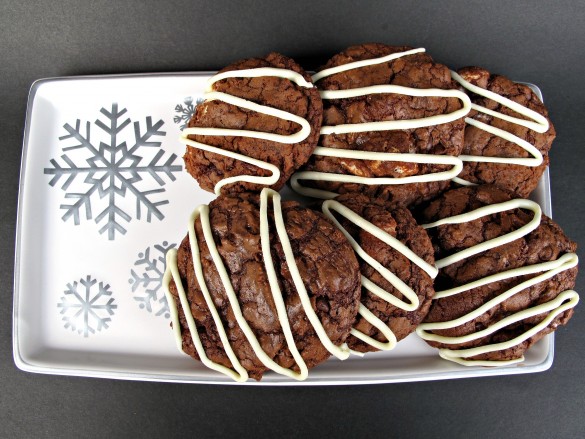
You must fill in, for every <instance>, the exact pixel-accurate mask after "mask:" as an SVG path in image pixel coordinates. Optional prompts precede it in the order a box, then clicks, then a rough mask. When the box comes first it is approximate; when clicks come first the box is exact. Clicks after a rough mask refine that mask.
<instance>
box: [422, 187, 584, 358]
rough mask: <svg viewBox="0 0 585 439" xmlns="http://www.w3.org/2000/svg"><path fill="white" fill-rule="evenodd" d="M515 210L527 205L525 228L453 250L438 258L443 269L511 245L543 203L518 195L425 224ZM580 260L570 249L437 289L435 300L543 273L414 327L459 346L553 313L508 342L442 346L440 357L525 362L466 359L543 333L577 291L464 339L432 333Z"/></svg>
mask: <svg viewBox="0 0 585 439" xmlns="http://www.w3.org/2000/svg"><path fill="white" fill-rule="evenodd" d="M517 208H524V209H529V210H531V211H532V212H534V218H533V219H532V220H531V221H529V222H528V223H527V224H525V225H524V226H522V227H521V228H520V229H517V230H514V231H513V232H510V233H507V234H505V235H502V236H499V237H497V238H493V239H490V240H489V241H485V242H483V243H481V244H477V245H475V246H473V247H469V248H467V249H465V250H462V251H460V252H457V253H455V254H454V255H451V256H449V257H446V258H443V259H440V260H439V261H437V262H436V265H437V267H438V268H444V267H446V266H449V265H451V264H454V263H455V262H458V261H461V260H463V259H466V258H468V257H470V256H473V255H476V254H478V253H480V252H483V251H486V250H489V249H492V248H495V247H498V246H501V245H504V244H507V243H509V242H512V241H514V240H516V239H518V238H521V237H523V236H526V235H527V234H529V233H530V232H531V231H533V230H534V229H536V228H537V227H538V226H539V225H540V219H541V216H542V212H541V209H540V206H539V205H538V204H537V203H535V202H533V201H530V200H524V199H515V200H510V201H506V202H504V203H499V204H492V205H489V206H484V207H481V208H479V209H476V210H474V211H471V212H468V213H464V214H461V215H455V216H452V217H448V218H444V219H442V220H439V221H436V222H434V223H430V224H425V225H423V227H424V228H426V229H429V228H433V227H438V226H441V225H446V224H461V223H464V222H468V221H472V220H475V219H478V218H481V217H482V216H486V215H491V214H494V213H498V212H504V211H506V210H512V209H517ZM578 261H579V258H578V257H577V255H576V254H575V253H566V254H564V255H562V256H561V257H560V258H558V259H557V260H554V261H549V262H545V263H541V264H535V265H529V266H525V267H518V268H514V269H511V270H508V271H505V272H502V273H496V274H493V275H490V276H487V277H485V278H482V279H478V280H476V281H473V282H470V283H468V284H466V285H462V286H459V287H455V288H451V289H449V290H444V291H439V292H437V293H436V294H435V297H434V298H433V300H437V299H441V298H443V297H449V296H453V295H456V294H461V293H463V292H465V291H469V290H471V289H473V288H478V287H481V286H483V285H487V284H490V283H492V282H498V281H501V280H504V279H510V278H513V277H518V276H524V275H528V274H536V273H542V274H539V275H538V276H535V277H532V278H530V279H528V280H526V281H524V282H522V283H520V284H518V285H516V286H515V287H513V288H510V289H509V290H507V291H504V292H503V293H501V294H500V295H498V296H497V297H495V298H493V299H491V300H489V301H488V302H486V303H484V304H483V305H482V306H480V307H479V308H476V309H475V310H473V311H471V312H469V313H468V314H465V315H464V316H462V317H460V318H458V319H455V320H450V321H447V322H436V323H423V324H421V325H419V326H418V328H417V329H416V333H417V334H418V335H419V336H420V337H421V338H422V339H424V340H428V341H435V342H439V343H444V344H460V343H466V342H469V341H473V340H477V339H480V338H482V337H485V336H487V335H489V334H492V333H494V332H496V331H498V330H500V329H502V328H504V327H506V326H508V325H510V324H513V323H516V322H519V321H521V320H524V319H527V318H530V317H534V316H537V315H539V314H542V313H545V312H549V314H548V315H547V316H546V317H545V318H544V319H543V320H542V321H541V322H540V323H538V324H537V325H535V326H534V327H532V328H530V329H529V330H527V331H525V332H524V333H522V334H520V335H519V336H517V337H515V338H513V339H511V340H508V341H506V342H501V343H492V344H487V345H483V346H479V347H475V348H469V349H458V350H451V349H439V355H440V356H441V357H442V358H444V359H446V360H450V361H453V362H456V363H459V364H461V365H464V366H506V365H509V364H514V363H520V362H522V361H524V356H522V357H521V358H517V359H513V360H503V361H495V360H493V361H481V360H466V358H469V357H473V356H476V355H481V354H485V353H489V352H495V351H500V350H504V349H509V348H512V347H514V346H516V345H518V344H520V343H522V342H524V341H525V340H527V339H529V338H530V337H532V336H533V335H535V334H537V333H538V332H539V331H541V330H543V329H544V328H546V327H547V326H548V325H549V324H550V323H551V322H552V321H553V320H554V319H555V317H556V316H558V315H559V314H561V313H563V312H564V311H566V310H568V309H570V308H572V307H574V306H575V305H577V303H578V302H579V295H578V294H577V293H576V292H575V291H573V290H567V291H563V292H562V293H560V294H559V295H558V296H557V297H556V298H555V299H553V300H551V301H549V302H546V303H543V304H540V305H537V306H534V307H531V308H527V309H524V310H522V311H519V312H517V313H514V314H511V315H509V316H507V317H505V318H503V319H502V320H500V321H498V322H497V323H495V324H494V325H492V326H489V327H488V328H486V329H483V330H480V331H478V332H474V333H471V334H467V335H464V336H460V337H446V336H442V335H437V334H433V333H432V332H429V331H433V330H442V329H452V328H456V327H457V326H460V325H463V324H465V323H468V322H470V321H472V320H473V319H476V318H477V317H479V316H481V315H482V314H484V313H485V312H487V311H489V310H490V309H491V308H493V307H495V306H497V305H499V304H501V303H502V302H504V301H505V300H507V299H509V298H510V297H513V296H514V295H515V294H517V293H519V292H521V291H522V290H524V289H526V288H529V287H531V286H533V285H536V284H538V283H540V282H543V281H545V280H547V279H550V278H552V277H553V276H555V275H556V274H558V273H560V272H562V271H565V270H568V269H570V268H573V267H575V266H576V265H577V263H578Z"/></svg>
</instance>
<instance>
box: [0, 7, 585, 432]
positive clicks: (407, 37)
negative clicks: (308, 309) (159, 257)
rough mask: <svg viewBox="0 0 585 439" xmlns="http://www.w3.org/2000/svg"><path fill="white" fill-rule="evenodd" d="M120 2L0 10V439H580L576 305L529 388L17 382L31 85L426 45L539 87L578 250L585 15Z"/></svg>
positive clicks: (511, 380) (561, 218)
mask: <svg viewBox="0 0 585 439" xmlns="http://www.w3.org/2000/svg"><path fill="white" fill-rule="evenodd" d="M22 3H26V4H22ZM116 3H117V2H110V3H106V2H101V1H92V2H74V1H71V2H68V1H45V2H22V1H6V0H0V8H1V9H0V72H1V80H2V84H1V87H0V109H1V110H0V111H1V118H0V124H1V126H2V138H1V139H2V141H1V144H2V151H1V157H2V171H1V172H0V178H1V184H0V196H1V199H0V201H1V203H2V204H1V205H2V210H1V223H0V248H1V251H0V254H1V255H2V263H1V264H0V276H1V278H0V288H1V294H0V380H1V388H0V436H2V437H74V436H75V437H98V436H101V437H128V436H141V437H163V436H164V437H171V436H175V435H176V436H181V435H187V434H189V435H190V436H194V437H205V436H227V435H236V434H237V435H243V436H247V435H250V436H256V435H262V434H265V435H268V434H269V435H272V436H279V437H292V436H300V435H301V434H302V435H310V436H315V435H317V434H319V433H320V434H323V435H328V436H332V435H334V434H335V435H343V436H346V435H347V436H353V437H360V436H361V437H365V436H366V435H367V436H369V437H392V436H398V437H419V436H423V435H426V436H431V437H471V436H474V437H519V436H520V435H522V436H525V437H555V438H560V437H565V438H572V437H585V419H584V416H583V413H584V412H583V410H584V407H585V376H584V372H585V349H583V346H582V345H583V340H584V337H583V332H584V331H585V310H584V309H583V305H581V306H580V307H579V308H578V309H577V312H576V315H575V317H574V318H573V320H572V321H571V322H570V324H569V327H568V328H566V329H565V328H562V329H560V330H559V331H558V332H557V337H556V357H555V362H554V365H553V367H552V369H551V370H549V371H548V372H544V373H540V374H534V375H524V376H513V377H495V378H481V379H466V380H455V381H442V382H427V383H411V384H393V385H378V386H364V387H327V388H302V387H298V388H244V387H219V386H218V387H213V386H198V385H179V384H164V383H140V382H123V381H111V380H104V379H84V378H68V377H54V376H42V375H33V374H28V373H24V372H21V371H19V370H17V369H16V367H15V366H14V363H13V360H12V341H11V338H12V333H11V323H12V318H11V311H12V285H13V282H12V277H13V252H14V231H15V220H16V203H17V193H18V177H19V175H18V174H19V166H20V158H21V150H22V131H23V126H24V118H25V107H26V99H27V93H28V89H29V87H30V84H31V83H32V82H33V81H34V80H36V79H38V78H43V77H50V76H64V75H84V74H102V73H131V72H162V71H169V72H171V71H192V70H213V69H218V68H221V67H222V66H224V65H226V64H228V63H230V62H232V61H234V60H235V59H238V58H243V57H249V56H256V55H263V54H265V53H267V52H269V51H272V50H276V51H280V52H282V53H284V54H286V55H289V56H292V57H295V58H297V59H298V60H299V61H300V62H301V63H302V64H304V66H305V67H306V68H315V67H317V66H318V65H319V64H320V63H322V62H324V61H325V60H326V59H327V57H329V56H330V55H332V54H334V53H335V52H337V51H339V50H342V49H344V48H345V47H346V46H348V45H351V44H356V43H361V42H370V41H377V42H384V43H388V44H396V45H398V44H407V45H411V46H415V47H419V46H423V47H426V48H427V50H428V52H429V53H430V54H431V55H432V56H433V57H434V58H435V59H437V60H439V61H442V62H443V63H445V64H447V65H449V66H451V67H461V66H464V65H473V64H475V65H480V66H485V67H487V68H488V69H490V70H491V71H493V72H498V73H502V74H505V75H507V76H509V77H511V78H512V79H515V80H521V81H527V82H533V83H535V84H537V85H539V86H540V87H541V89H542V91H543V94H544V98H545V102H546V103H547V106H548V108H549V111H550V113H551V117H552V119H553V122H554V124H555V126H556V129H557V132H558V137H557V140H556V141H555V143H554V145H553V151H552V153H551V161H552V164H551V178H552V193H553V212H554V218H555V219H556V221H557V222H558V223H559V224H560V225H561V226H562V227H563V228H564V230H565V231H566V233H567V234H568V235H569V236H570V237H572V238H573V239H575V240H576V241H578V242H580V243H581V245H582V246H585V229H584V226H583V221H582V218H583V214H584V213H585V212H584V211H585V207H584V203H583V202H582V199H583V196H584V195H585V190H584V187H583V173H584V169H585V152H584V151H583V146H584V145H583V142H584V138H585V123H584V122H583V116H584V115H585V111H584V110H585V92H584V87H583V76H584V74H585V68H584V67H585V61H584V60H583V58H584V55H585V51H584V48H583V46H584V43H585V26H584V25H583V18H585V2H583V1H555V2H552V1H551V2H539V1H534V2H530V1H513V2H510V1H505V2H503V1H495V2H494V1H481V2H478V1H463V0H460V1H450V2H438V1H432V2H431V1H427V2H416V1H402V2H390V1H379V2H374V1H362V2H357V1H352V2H341V1H328V2H318V1H316V0H315V1H313V2H293V1H292V0H290V1H288V2H281V3H276V2H273V3H270V6H268V4H269V2H260V1H253V2H236V1H233V2H229V1H213V2H211V1H210V2H203V1H197V2H187V1H184V2H175V4H170V3H165V2H163V1H157V2H155V1H141V2H138V1H137V2H135V3H132V2H127V3H125V4H124V5H117V4H116ZM244 3H246V6H244ZM579 253H580V255H581V256H583V252H582V251H580V252H579ZM584 278H585V276H581V277H580V278H579V282H578V285H577V289H578V290H580V291H585V289H584V288H583V286H584ZM529 435H530V436H529Z"/></svg>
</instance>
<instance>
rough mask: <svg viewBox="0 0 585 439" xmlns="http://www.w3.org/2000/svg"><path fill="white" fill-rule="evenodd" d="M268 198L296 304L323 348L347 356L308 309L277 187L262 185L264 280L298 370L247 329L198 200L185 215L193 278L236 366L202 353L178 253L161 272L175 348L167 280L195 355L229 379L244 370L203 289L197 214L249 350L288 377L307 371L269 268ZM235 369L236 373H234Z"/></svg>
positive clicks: (175, 322) (175, 324) (175, 325)
mask: <svg viewBox="0 0 585 439" xmlns="http://www.w3.org/2000/svg"><path fill="white" fill-rule="evenodd" d="M270 198H272V202H273V208H274V221H275V225H276V232H277V234H278V238H279V240H280V243H281V245H282V248H283V251H284V254H285V259H286V264H287V266H288V269H289V271H290V275H291V277H292V279H293V283H294V285H295V288H296V290H297V293H298V295H299V298H300V300H301V305H302V306H303V310H304V311H305V314H306V315H307V318H308V319H309V322H310V323H311V325H312V326H313V328H314V329H315V332H316V333H317V336H318V337H319V340H320V341H321V343H322V344H323V346H325V348H326V349H327V350H328V351H329V352H330V353H331V354H333V355H334V356H336V357H337V358H339V359H341V360H344V359H346V358H347V357H348V356H349V349H348V348H347V345H345V344H344V345H342V346H336V345H334V344H333V343H332V342H331V340H330V339H329V338H328V337H327V333H326V332H325V329H324V327H323V325H322V324H321V322H320V320H319V317H318V316H317V314H316V313H315V311H314V310H313V307H312V306H311V300H310V298H309V295H308V293H307V290H306V288H305V286H304V283H303V280H302V278H301V275H300V273H299V270H298V267H297V264H296V262H295V256H294V253H293V251H292V247H291V245H290V241H289V238H288V234H287V232H286V227H285V224H284V218H283V215H282V209H281V204H280V200H281V198H280V195H279V194H278V192H276V191H273V190H272V189H268V188H265V189H263V190H262V192H261V194H260V241H261V246H262V253H263V260H264V264H265V267H266V273H267V275H268V281H269V285H270V289H271V292H272V297H273V298H274V303H275V305H276V310H277V315H278V321H279V322H280V326H281V329H282V332H283V333H284V336H285V339H286V342H287V345H288V348H289V350H290V352H291V354H292V356H293V358H294V360H295V362H296V363H297V365H298V367H299V371H300V372H295V371H293V370H291V369H286V368H284V367H282V366H280V365H278V364H277V363H276V362H274V361H273V360H272V359H271V358H270V357H268V355H266V353H265V352H264V350H263V349H262V347H261V345H260V343H259V341H258V339H257V337H256V336H255V334H254V332H253V331H252V329H251V328H250V326H249V324H248V322H247V321H246V319H245V318H244V316H243V315H242V310H241V307H240V305H239V302H238V297H237V295H236V293H235V291H234V288H233V286H232V283H231V281H230V278H229V274H228V272H227V270H226V268H225V266H224V263H223V261H222V259H221V256H220V254H219V252H218V250H217V246H216V244H215V241H214V239H213V232H212V229H211V225H210V222H209V207H208V206H207V205H201V206H199V207H197V208H196V209H195V211H194V212H193V214H192V215H191V217H190V218H189V243H190V246H191V252H192V256H193V266H194V268H195V275H196V277H197V282H198V284H199V287H200V289H201V292H202V293H203V297H204V298H205V302H206V304H207V306H208V308H209V310H210V312H211V315H212V317H213V321H214V323H215V326H216V328H217V331H218V333H219V336H220V339H221V342H222V344H223V347H224V350H225V352H226V354H227V356H228V358H229V359H230V362H231V364H232V366H233V368H234V369H235V371H234V370H232V369H230V368H227V367H225V366H223V365H220V364H217V363H214V362H212V361H211V360H209V358H208V357H207V356H206V354H205V351H204V348H203V345H202V344H201V340H200V339H199V335H198V331H197V327H196V325H195V320H194V318H193V315H192V314H191V311H190V306H189V302H188V299H187V296H186V293H185V290H184V288H183V285H182V282H181V278H180V276H179V270H178V267H177V253H176V251H175V250H172V251H169V253H167V269H166V271H165V275H164V280H163V284H164V287H165V294H166V298H167V302H168V303H169V308H170V309H171V318H172V322H173V328H174V333H175V338H176V342H177V347H178V348H179V350H182V337H181V326H180V322H179V320H178V311H177V308H176V306H174V305H175V300H174V298H173V296H172V294H171V292H170V289H169V285H170V282H171V280H173V281H174V283H175V285H176V286H177V292H178V294H179V299H180V305H181V307H182V309H183V312H184V314H185V317H186V319H187V324H188V328H189V332H190V334H191V338H192V339H193V344H194V346H195V349H196V350H197V354H198V355H199V357H200V358H201V361H202V362H203V364H205V365H206V366H207V367H209V368H211V369H213V370H216V371H218V372H221V373H223V374H225V375H227V376H229V377H230V378H232V379H234V380H236V381H240V382H241V381H246V380H247V378H248V373H247V371H246V370H245V369H244V368H243V366H242V365H241V364H240V362H239V360H238V358H237V357H236V355H235V353H234V351H233V349H232V348H231V346H230V344H229V340H228V335H227V332H226V331H225V329H224V326H223V323H222V321H221V318H220V316H219V313H218V312H217V309H216V308H215V305H214V304H213V300H212V298H211V295H210V293H209V290H208V288H207V285H206V282H205V278H204V276H203V267H202V265H201V260H200V253H199V246H198V244H197V235H196V232H195V221H196V220H197V218H201V227H202V229H203V235H204V238H205V242H206V243H207V247H208V248H209V252H210V254H211V257H212V259H213V262H214V264H215V267H216V269H217V271H218V273H219V276H220V279H221V282H222V285H223V288H224V290H225V293H226V295H227V297H228V299H229V303H230V307H231V308H232V311H233V313H234V316H235V318H236V322H237V324H238V325H239V326H240V328H241V330H242V332H243V333H244V335H245V336H246V339H247V340H248V342H249V343H250V345H251V346H252V349H253V350H254V353H255V354H256V356H257V357H258V359H259V360H260V361H261V362H262V364H264V365H265V366H266V367H267V368H269V369H271V370H273V371H275V372H277V373H280V374H282V375H285V376H288V377H290V378H293V379H296V380H305V379H306V378H307V375H308V369H307V365H306V363H305V362H304V360H303V358H302V356H301V354H300V352H299V351H298V349H297V347H296V345H295V342H294V337H293V334H292V331H291V328H290V323H289V321H288V316H287V313H286V306H285V304H284V300H283V297H282V292H281V290H280V288H279V286H278V278H277V274H276V271H275V268H274V264H273V262H272V255H271V251H270V234H269V225H268V202H269V199H270ZM236 372H237V373H236Z"/></svg>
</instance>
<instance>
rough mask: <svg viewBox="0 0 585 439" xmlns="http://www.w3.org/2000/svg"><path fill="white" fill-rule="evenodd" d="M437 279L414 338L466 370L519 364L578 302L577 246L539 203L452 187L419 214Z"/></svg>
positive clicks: (485, 190) (563, 321)
mask: <svg viewBox="0 0 585 439" xmlns="http://www.w3.org/2000/svg"><path fill="white" fill-rule="evenodd" d="M420 222H422V223H423V224H424V225H423V227H425V228H426V229H427V231H428V232H429V235H430V237H431V241H432V242H433V245H434V247H435V258H436V265H437V267H438V268H439V275H438V277H437V280H436V282H435V290H436V291H437V292H436V294H435V297H434V300H433V303H432V305H431V309H430V311H429V314H428V315H427V317H426V319H425V321H424V323H423V324H422V325H420V326H419V327H418V328H417V333H418V334H419V335H420V336H421V337H422V338H423V339H424V340H426V341H427V342H428V343H429V344H430V345H431V346H434V347H437V348H439V349H440V355H441V356H442V357H443V358H445V359H447V360H451V361H455V362H457V363H460V364H463V365H467V366H475V365H481V366H499V365H508V364H512V363H518V362H522V361H523V360H524V357H523V355H524V352H525V351H526V350H527V349H528V348H529V347H530V346H532V345H533V344H534V343H535V342H536V341H538V340H539V339H541V338H542V337H543V336H544V335H546V334H548V333H550V332H552V331H554V330H555V329H556V328H557V327H558V326H559V325H564V324H566V323H567V321H568V320H569V319H570V318H571V316H572V314H573V307H574V306H575V305H576V304H577V302H578V301H579V296H578V295H577V293H575V291H573V290H572V288H573V287H574V285H575V278H576V276H577V262H578V258H577V255H576V254H575V251H576V244H575V243H574V242H572V241H571V240H570V239H569V238H567V237H566V236H565V235H564V233H563V231H562V230H561V229H560V227H559V226H558V225H557V224H555V223H554V222H553V221H552V220H551V219H550V218H547V217H546V216H544V215H542V213H541V210H540V207H539V206H538V204H536V203H534V202H533V201H530V200H525V199H520V198H516V199H513V198H511V196H510V195H509V193H508V192H506V191H504V190H502V189H500V188H497V187H495V186H474V187H465V188H459V189H454V190H451V191H448V192H446V193H444V194H442V195H441V196H440V197H439V198H438V199H437V200H435V201H433V202H432V203H430V205H429V206H428V207H427V208H425V209H424V210H423V212H422V214H421V216H420Z"/></svg>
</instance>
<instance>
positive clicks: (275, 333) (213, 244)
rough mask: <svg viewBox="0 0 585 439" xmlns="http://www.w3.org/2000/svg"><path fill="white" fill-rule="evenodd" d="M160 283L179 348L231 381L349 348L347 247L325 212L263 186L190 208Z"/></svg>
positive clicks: (285, 370) (351, 283) (294, 372)
mask: <svg viewBox="0 0 585 439" xmlns="http://www.w3.org/2000/svg"><path fill="white" fill-rule="evenodd" d="M165 285H166V286H167V287H168V289H167V298H168V300H169V304H170V308H171V310H172V312H173V328H174V330H175V335H176V337H177V340H178V344H179V346H180V349H182V350H183V351H184V352H186V353H187V354H189V355H191V356H192V357H193V358H196V359H201V361H203V362H204V364H205V365H207V366H208V367H210V368H212V369H214V370H217V371H219V372H222V373H224V374H226V375H228V376H231V377H232V378H234V379H236V380H238V381H245V380H246V379H247V378H248V376H251V377H252V378H254V379H257V380H259V379H260V378H261V377H262V375H263V374H264V372H266V371H267V370H269V369H270V370H273V371H276V372H277V373H280V374H283V375H286V376H289V377H291V378H294V379H299V380H302V379H305V378H306V377H307V370H308V369H309V368H311V367H314V366H316V365H317V364H319V363H321V362H323V361H325V360H326V359H327V358H328V357H329V356H330V354H333V355H335V356H337V357H338V358H341V359H345V358H347V356H348V355H349V350H348V348H347V346H346V345H345V341H346V339H347V337H348V335H349V332H350V330H351V327H352V324H353V322H354V321H355V317H356V313H357V311H358V306H359V298H360V291H361V289H360V273H359V264H358V262H357V260H356V257H355V255H354V253H353V250H352V248H351V246H350V245H349V243H348V242H347V241H346V240H345V238H344V236H343V234H342V233H341V232H340V231H339V230H337V229H336V228H335V226H334V225H333V224H331V223H330V222H329V221H328V220H327V219H326V218H325V217H324V216H323V215H322V214H320V213H318V212H314V211H312V210H310V209H307V208H304V207H301V206H300V205H299V204H298V203H296V202H292V201H285V202H282V204H281V203H280V196H279V194H278V193H277V192H275V191H272V190H270V189H264V190H263V191H262V193H261V194H260V195H258V194H251V193H246V194H238V195H235V196H234V197H226V196H221V197H218V198H217V199H216V200H214V201H212V202H211V203H210V204H209V206H206V205H204V206H200V207H199V208H197V209H196V210H195V212H194V214H193V217H192V218H191V220H190V230H189V234H188V235H187V237H185V239H184V240H183V242H182V243H181V245H180V247H179V248H178V251H177V252H173V251H171V252H170V253H169V256H168V257H167V272H166V273H165Z"/></svg>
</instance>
